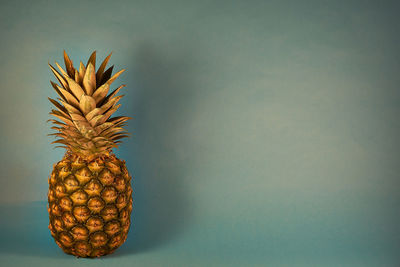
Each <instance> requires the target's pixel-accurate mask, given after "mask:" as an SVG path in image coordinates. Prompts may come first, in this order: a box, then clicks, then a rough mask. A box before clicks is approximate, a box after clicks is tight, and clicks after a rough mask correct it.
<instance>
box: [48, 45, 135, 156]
mask: <svg viewBox="0 0 400 267" xmlns="http://www.w3.org/2000/svg"><path fill="white" fill-rule="evenodd" d="M111 54H112V53H111ZM111 54H109V55H108V56H107V57H106V58H105V59H104V61H103V62H102V63H101V65H100V67H99V68H98V70H97V72H96V71H95V68H96V66H95V65H96V51H94V52H93V53H92V54H91V56H90V57H89V60H88V62H87V64H86V66H85V65H84V64H83V63H82V62H80V65H79V70H77V69H75V68H74V66H73V63H72V61H71V59H70V58H69V57H68V55H67V53H66V52H65V50H64V63H65V68H66V70H64V69H63V68H62V67H61V66H60V65H59V64H58V63H57V62H56V63H55V64H56V66H57V68H58V69H59V71H60V72H58V71H57V70H56V69H55V68H54V67H53V66H52V65H50V63H49V66H50V69H51V71H52V72H53V74H54V75H55V77H56V79H57V80H58V82H59V83H60V85H58V84H56V83H54V82H52V81H50V83H51V85H52V87H53V88H54V90H55V91H56V92H57V94H58V95H59V98H57V100H58V101H57V100H54V99H52V98H49V100H50V102H51V103H52V104H53V105H54V106H55V107H56V109H53V110H52V111H51V112H50V114H51V115H53V116H54V117H56V119H50V120H48V121H50V122H52V123H53V124H54V126H53V127H51V129H53V130H56V131H57V132H56V133H52V134H50V135H54V136H56V137H58V139H57V140H55V141H54V142H52V144H54V143H56V144H61V145H59V146H56V147H63V148H66V149H67V152H68V153H75V154H78V155H81V156H82V157H91V158H94V157H97V156H102V155H109V153H110V152H111V150H112V148H113V147H118V145H119V143H121V141H120V139H121V138H124V137H128V136H129V135H128V133H127V132H126V131H125V129H124V128H123V126H125V122H126V121H127V120H129V119H131V118H129V117H125V116H116V117H112V118H111V115H112V114H113V113H114V112H115V111H116V110H117V109H118V108H119V107H120V104H118V105H117V103H118V101H119V100H120V99H121V98H122V97H123V95H120V96H116V94H117V93H118V92H119V91H120V90H121V88H123V87H124V86H125V85H121V86H119V87H118V88H117V89H115V90H114V91H112V92H111V93H109V94H108V91H109V89H110V85H111V83H112V82H114V81H115V79H117V78H118V77H119V76H120V75H121V73H123V72H124V71H125V69H122V70H120V71H119V72H117V73H115V74H114V75H113V76H112V71H113V67H114V66H111V67H109V68H108V69H107V70H105V68H106V66H107V63H108V61H109V59H110V57H111ZM57 119H58V120H57Z"/></svg>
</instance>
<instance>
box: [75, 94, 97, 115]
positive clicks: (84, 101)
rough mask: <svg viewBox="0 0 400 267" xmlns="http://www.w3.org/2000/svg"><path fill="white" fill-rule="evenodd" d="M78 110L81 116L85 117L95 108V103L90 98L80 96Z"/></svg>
mask: <svg viewBox="0 0 400 267" xmlns="http://www.w3.org/2000/svg"><path fill="white" fill-rule="evenodd" d="M79 108H80V109H81V110H82V112H83V114H84V115H86V114H88V113H89V112H90V111H92V110H93V109H95V108H96V101H95V100H94V99H93V97H91V96H88V95H82V97H81V100H80V101H79Z"/></svg>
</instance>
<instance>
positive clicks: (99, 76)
mask: <svg viewBox="0 0 400 267" xmlns="http://www.w3.org/2000/svg"><path fill="white" fill-rule="evenodd" d="M111 54H112V52H111V53H110V54H109V55H108V56H107V57H106V58H105V59H104V61H103V63H101V65H100V67H99V69H98V70H97V73H96V82H97V83H98V84H99V83H100V82H101V80H102V78H103V72H104V70H105V68H106V66H107V63H108V61H109V60H110V57H111Z"/></svg>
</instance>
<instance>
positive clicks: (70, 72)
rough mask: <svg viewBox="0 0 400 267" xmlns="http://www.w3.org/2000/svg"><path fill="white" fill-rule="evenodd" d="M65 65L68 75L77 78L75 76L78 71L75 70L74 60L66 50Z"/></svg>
mask: <svg viewBox="0 0 400 267" xmlns="http://www.w3.org/2000/svg"><path fill="white" fill-rule="evenodd" d="M64 63H65V68H66V69H67V72H68V75H69V76H70V77H75V76H74V75H75V74H76V70H75V69H74V64H73V63H72V60H71V59H70V58H69V57H68V55H67V53H66V52H65V50H64Z"/></svg>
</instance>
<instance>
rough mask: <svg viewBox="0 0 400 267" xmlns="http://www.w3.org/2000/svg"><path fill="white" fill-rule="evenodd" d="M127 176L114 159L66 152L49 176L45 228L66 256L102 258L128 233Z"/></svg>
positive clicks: (129, 198)
mask: <svg viewBox="0 0 400 267" xmlns="http://www.w3.org/2000/svg"><path fill="white" fill-rule="evenodd" d="M130 182H131V176H130V175H129V173H128V170H127V168H126V165H125V161H121V160H119V159H118V158H116V157H115V155H113V154H110V155H103V156H100V157H97V158H95V159H89V158H86V159H85V158H82V157H80V156H78V155H77V154H73V153H67V154H66V155H65V156H64V158H63V159H62V160H61V161H59V162H58V163H57V164H55V165H54V168H53V171H52V173H51V175H50V178H49V192H48V212H49V218H50V223H49V229H50V232H51V235H52V236H53V238H54V239H55V241H56V243H57V245H58V246H59V247H60V248H62V250H63V251H64V252H65V253H67V254H72V255H75V256H78V257H100V256H103V255H107V254H111V253H113V252H114V251H115V250H116V249H117V248H118V247H119V246H121V245H122V244H123V243H124V242H125V240H126V238H127V236H128V232H129V227H130V215H131V212H132V188H131V184H130Z"/></svg>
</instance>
